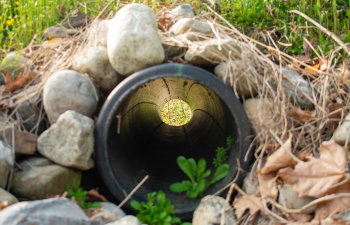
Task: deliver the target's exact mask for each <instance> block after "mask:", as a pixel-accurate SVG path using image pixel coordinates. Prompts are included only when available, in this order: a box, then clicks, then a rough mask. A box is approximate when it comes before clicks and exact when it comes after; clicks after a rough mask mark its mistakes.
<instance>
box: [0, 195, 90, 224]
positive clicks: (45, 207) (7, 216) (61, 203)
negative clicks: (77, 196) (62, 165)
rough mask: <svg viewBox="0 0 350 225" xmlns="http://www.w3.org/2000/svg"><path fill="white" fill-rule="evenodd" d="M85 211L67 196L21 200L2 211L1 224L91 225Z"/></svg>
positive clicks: (0, 214) (0, 212) (0, 213)
mask: <svg viewBox="0 0 350 225" xmlns="http://www.w3.org/2000/svg"><path fill="white" fill-rule="evenodd" d="M90 224H91V221H90V219H89V217H87V216H86V215H85V213H84V211H83V210H82V209H81V208H80V207H79V206H78V205H77V204H76V203H75V202H73V201H70V200H68V199H66V198H50V199H45V200H39V201H32V202H19V203H16V204H14V205H11V206H9V207H7V208H5V209H3V210H2V211H0V225H90Z"/></svg>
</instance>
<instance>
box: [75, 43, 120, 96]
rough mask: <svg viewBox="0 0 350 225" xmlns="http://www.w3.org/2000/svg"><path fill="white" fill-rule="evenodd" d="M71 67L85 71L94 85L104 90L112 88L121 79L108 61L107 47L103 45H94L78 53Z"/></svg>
mask: <svg viewBox="0 0 350 225" xmlns="http://www.w3.org/2000/svg"><path fill="white" fill-rule="evenodd" d="M73 69H74V70H76V71H79V72H81V73H87V74H88V75H89V76H90V77H91V78H92V80H93V81H94V83H95V84H96V86H97V87H100V88H101V89H103V90H104V91H110V90H112V89H113V88H114V87H115V86H117V84H118V83H119V82H120V81H121V76H120V75H119V74H118V73H117V72H116V71H115V70H114V69H113V67H112V66H111V64H110V63H109V59H108V55H107V49H106V48H105V47H104V46H96V47H93V48H90V49H89V50H87V51H85V52H84V53H83V54H78V55H77V57H76V58H75V61H74V63H73Z"/></svg>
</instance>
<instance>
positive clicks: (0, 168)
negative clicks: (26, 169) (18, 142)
mask: <svg viewBox="0 0 350 225" xmlns="http://www.w3.org/2000/svg"><path fill="white" fill-rule="evenodd" d="M14 164H15V159H14V154H13V152H12V149H11V147H10V146H9V145H7V144H5V143H4V142H2V141H0V188H5V187H6V185H7V181H8V178H9V176H10V173H11V170H12V169H13V166H14Z"/></svg>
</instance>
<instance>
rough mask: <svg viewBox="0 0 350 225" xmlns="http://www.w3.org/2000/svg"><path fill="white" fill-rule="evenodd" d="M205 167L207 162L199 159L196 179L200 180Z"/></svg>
mask: <svg viewBox="0 0 350 225" xmlns="http://www.w3.org/2000/svg"><path fill="white" fill-rule="evenodd" d="M206 167H207V162H206V161H205V159H203V158H201V159H200V160H199V161H198V164H197V179H200V177H201V175H202V173H203V172H204V171H205V169H206Z"/></svg>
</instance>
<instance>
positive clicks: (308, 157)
mask: <svg viewBox="0 0 350 225" xmlns="http://www.w3.org/2000/svg"><path fill="white" fill-rule="evenodd" d="M310 150H311V148H310V147H309V148H307V149H305V150H304V151H302V152H298V155H297V156H298V159H300V160H302V161H308V160H311V159H312V158H313V156H312V153H311V152H310Z"/></svg>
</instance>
